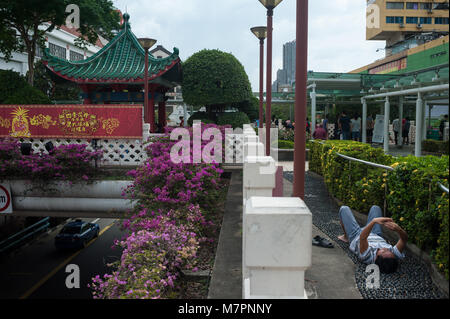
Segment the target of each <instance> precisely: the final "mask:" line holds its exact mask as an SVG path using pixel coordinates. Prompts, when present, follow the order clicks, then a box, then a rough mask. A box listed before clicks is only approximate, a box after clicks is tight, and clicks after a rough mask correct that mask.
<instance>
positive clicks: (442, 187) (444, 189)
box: [438, 182, 448, 194]
mask: <svg viewBox="0 0 450 319" xmlns="http://www.w3.org/2000/svg"><path fill="white" fill-rule="evenodd" d="M438 186H439V188H440V189H442V190H443V191H444V192H446V193H447V194H448V188H447V187H445V186H444V185H442V184H441V183H439V182H438Z"/></svg>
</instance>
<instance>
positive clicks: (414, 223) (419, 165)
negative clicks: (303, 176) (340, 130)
mask: <svg viewBox="0 0 450 319" xmlns="http://www.w3.org/2000/svg"><path fill="white" fill-rule="evenodd" d="M307 146H308V148H309V149H310V162H309V169H310V170H312V171H314V172H316V173H318V174H321V175H323V177H324V180H325V183H326V185H327V187H328V189H329V191H330V193H331V194H333V196H335V197H336V198H339V199H340V200H341V201H343V202H344V203H345V204H346V205H348V206H350V207H352V208H353V209H355V210H358V211H360V212H367V211H368V210H369V208H370V207H371V206H372V205H378V206H380V207H383V204H384V200H385V199H386V203H387V215H388V216H389V215H390V216H391V217H392V218H393V219H394V220H395V222H396V223H398V224H399V225H400V226H401V227H402V228H403V229H405V231H406V232H407V233H408V236H409V241H411V242H412V243H414V244H416V245H417V246H419V247H421V248H422V249H424V250H426V251H430V252H431V255H432V258H433V260H434V262H435V263H436V265H437V266H438V268H439V270H440V271H441V272H443V273H444V274H445V276H446V277H447V279H448V258H449V255H448V245H449V234H448V226H449V225H448V205H449V196H448V194H447V193H443V192H442V190H440V188H439V186H438V184H437V182H440V183H442V184H443V185H446V187H448V178H449V157H448V156H442V157H435V156H424V157H414V156H408V157H404V158H395V157H393V156H390V155H385V154H384V153H383V150H382V149H379V148H372V147H371V146H369V145H367V144H363V143H359V142H353V141H325V142H317V141H314V142H308V144H307ZM336 153H340V154H343V155H347V156H350V157H354V158H358V159H362V160H365V161H369V162H374V163H378V164H382V165H386V166H391V167H392V168H394V170H393V171H385V170H383V169H380V168H372V167H370V166H367V165H365V164H362V163H356V162H351V164H350V162H349V161H348V160H346V159H343V158H341V157H339V156H337V155H336Z"/></svg>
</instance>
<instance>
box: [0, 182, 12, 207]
mask: <svg viewBox="0 0 450 319" xmlns="http://www.w3.org/2000/svg"><path fill="white" fill-rule="evenodd" d="M12 212H13V211H12V200H11V190H10V187H9V184H0V214H11V213H12Z"/></svg>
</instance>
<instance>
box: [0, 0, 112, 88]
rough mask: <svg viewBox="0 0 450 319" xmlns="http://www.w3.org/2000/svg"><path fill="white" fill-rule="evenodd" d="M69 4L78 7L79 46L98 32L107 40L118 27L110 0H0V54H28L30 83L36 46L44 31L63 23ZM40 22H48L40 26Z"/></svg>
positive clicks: (67, 15) (89, 40) (91, 40)
mask: <svg viewBox="0 0 450 319" xmlns="http://www.w3.org/2000/svg"><path fill="white" fill-rule="evenodd" d="M69 4H74V5H77V6H78V8H79V9H80V11H79V18H80V26H79V29H78V32H80V34H81V35H80V37H79V38H78V39H77V40H76V44H77V45H78V46H79V47H82V48H83V47H86V45H87V44H88V43H91V44H95V42H96V41H97V39H98V35H101V36H102V37H104V38H106V39H111V38H112V36H113V32H114V31H115V30H118V29H119V19H120V18H119V12H118V11H117V10H116V9H115V8H114V6H113V3H112V1H111V0H0V53H2V54H4V56H5V59H6V60H7V61H8V60H9V59H10V58H11V56H12V52H14V51H18V52H26V53H27V54H28V70H29V72H28V82H29V83H30V84H31V85H33V80H34V72H33V66H34V57H35V55H36V49H37V48H38V47H41V48H42V47H43V46H44V41H45V33H46V32H50V31H52V30H54V28H55V27H59V26H61V25H64V24H65V22H66V18H67V17H69V16H70V15H71V14H72V11H70V10H68V12H66V8H67V6H68V5H69ZM44 23H48V25H47V26H46V27H45V28H42V26H43V25H44Z"/></svg>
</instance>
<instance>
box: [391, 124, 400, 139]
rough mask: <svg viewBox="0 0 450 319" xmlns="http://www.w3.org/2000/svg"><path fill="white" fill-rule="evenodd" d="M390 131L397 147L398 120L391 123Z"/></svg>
mask: <svg viewBox="0 0 450 319" xmlns="http://www.w3.org/2000/svg"><path fill="white" fill-rule="evenodd" d="M392 129H393V131H394V139H395V145H398V132H400V120H399V119H395V120H394V121H392Z"/></svg>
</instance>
